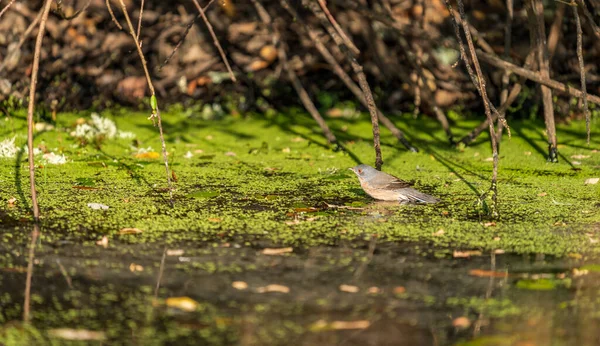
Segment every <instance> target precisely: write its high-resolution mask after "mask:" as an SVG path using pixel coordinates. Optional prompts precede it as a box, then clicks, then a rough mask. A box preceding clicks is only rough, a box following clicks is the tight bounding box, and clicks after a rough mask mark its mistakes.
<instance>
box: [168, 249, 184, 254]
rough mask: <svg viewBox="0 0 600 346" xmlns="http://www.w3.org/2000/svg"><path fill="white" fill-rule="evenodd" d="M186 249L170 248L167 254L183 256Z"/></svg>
mask: <svg viewBox="0 0 600 346" xmlns="http://www.w3.org/2000/svg"><path fill="white" fill-rule="evenodd" d="M183 253H184V251H183V250H182V249H169V250H167V256H181V255H183Z"/></svg>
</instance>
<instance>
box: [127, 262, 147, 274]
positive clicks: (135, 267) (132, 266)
mask: <svg viewBox="0 0 600 346" xmlns="http://www.w3.org/2000/svg"><path fill="white" fill-rule="evenodd" d="M129 271H130V272H132V273H134V272H143V271H144V267H142V266H141V265H139V264H135V263H131V264H130V265H129Z"/></svg>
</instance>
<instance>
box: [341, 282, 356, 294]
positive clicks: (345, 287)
mask: <svg viewBox="0 0 600 346" xmlns="http://www.w3.org/2000/svg"><path fill="white" fill-rule="evenodd" d="M339 288H340V291H342V292H347V293H357V292H358V291H360V288H358V287H357V286H353V285H346V284H341V285H340V287H339Z"/></svg>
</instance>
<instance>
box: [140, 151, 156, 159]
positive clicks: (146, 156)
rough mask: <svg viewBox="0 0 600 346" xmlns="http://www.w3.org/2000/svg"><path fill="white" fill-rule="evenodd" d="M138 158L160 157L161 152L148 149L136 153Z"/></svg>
mask: <svg viewBox="0 0 600 346" xmlns="http://www.w3.org/2000/svg"><path fill="white" fill-rule="evenodd" d="M135 157H136V158H137V159H158V158H159V157H160V154H159V153H157V152H156V151H148V152H146V153H139V154H135Z"/></svg>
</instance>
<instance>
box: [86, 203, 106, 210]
mask: <svg viewBox="0 0 600 346" xmlns="http://www.w3.org/2000/svg"><path fill="white" fill-rule="evenodd" d="M87 206H88V207H90V208H92V209H94V210H100V209H102V210H106V209H108V206H107V205H104V204H101V203H88V204H87Z"/></svg>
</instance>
